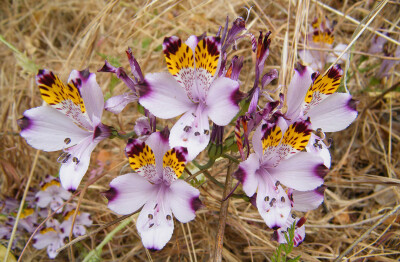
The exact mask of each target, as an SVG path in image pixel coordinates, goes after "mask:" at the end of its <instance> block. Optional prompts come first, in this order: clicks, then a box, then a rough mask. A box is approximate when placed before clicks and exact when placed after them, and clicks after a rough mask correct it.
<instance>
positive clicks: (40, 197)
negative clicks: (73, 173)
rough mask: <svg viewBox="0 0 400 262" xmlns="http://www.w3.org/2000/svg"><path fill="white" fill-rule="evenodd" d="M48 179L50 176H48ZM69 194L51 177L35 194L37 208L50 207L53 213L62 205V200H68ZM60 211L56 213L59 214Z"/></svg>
mask: <svg viewBox="0 0 400 262" xmlns="http://www.w3.org/2000/svg"><path fill="white" fill-rule="evenodd" d="M49 177H50V176H49ZM70 197H71V193H70V192H68V191H67V190H65V189H64V188H63V187H61V186H60V181H59V180H58V179H56V178H53V177H51V178H50V179H47V181H45V183H43V185H42V186H41V188H40V191H39V192H37V193H36V198H35V200H36V203H37V206H38V207H41V208H45V207H47V206H50V208H51V210H53V211H55V210H57V209H58V208H59V207H60V206H62V205H63V204H64V200H68V199H69V198H70ZM61 212H62V209H60V210H58V211H57V213H61Z"/></svg>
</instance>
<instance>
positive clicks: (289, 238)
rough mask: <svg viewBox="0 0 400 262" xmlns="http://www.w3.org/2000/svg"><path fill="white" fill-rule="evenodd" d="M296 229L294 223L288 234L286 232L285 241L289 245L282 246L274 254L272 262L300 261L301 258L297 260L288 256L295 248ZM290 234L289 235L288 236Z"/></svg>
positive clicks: (298, 257)
mask: <svg viewBox="0 0 400 262" xmlns="http://www.w3.org/2000/svg"><path fill="white" fill-rule="evenodd" d="M295 228H296V221H295V222H293V225H292V226H291V227H290V228H289V229H288V232H285V239H286V242H287V244H280V245H279V246H278V247H277V248H276V250H275V252H274V253H273V254H272V257H271V261H273V262H296V261H299V259H300V256H297V257H295V258H288V255H289V254H290V253H291V252H292V251H293V247H294V241H293V240H294V231H295ZM288 234H289V235H288ZM282 251H283V252H284V254H282Z"/></svg>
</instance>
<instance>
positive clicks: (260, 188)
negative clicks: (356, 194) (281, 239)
mask: <svg viewBox="0 0 400 262" xmlns="http://www.w3.org/2000/svg"><path fill="white" fill-rule="evenodd" d="M310 135H311V129H310V122H309V120H303V121H298V122H295V123H293V124H291V125H290V126H287V125H286V123H285V121H282V120H280V119H278V120H277V121H276V122H274V123H269V122H265V121H263V122H262V123H261V125H260V126H259V127H258V128H257V129H256V131H255V133H254V134H253V148H254V151H255V153H253V154H250V156H249V157H248V158H247V160H246V161H244V162H242V163H240V165H239V168H238V170H237V171H236V172H235V177H236V178H237V179H238V180H239V181H240V182H241V183H242V184H243V191H244V192H245V193H246V195H247V196H249V197H251V196H253V195H254V194H255V193H256V191H257V197H256V206H257V208H258V211H259V213H260V215H261V216H262V218H263V219H264V221H265V223H266V224H267V226H268V227H270V228H273V229H277V228H280V227H282V226H284V225H285V222H286V221H287V218H288V216H289V214H290V211H291V208H292V201H291V199H290V198H289V196H288V194H287V192H286V191H285V189H284V188H283V187H282V186H286V187H287V188H292V189H295V190H297V191H310V190H314V189H316V188H317V187H318V186H320V185H321V184H322V183H323V182H324V180H323V177H324V176H325V175H326V173H327V168H326V167H325V166H324V164H323V160H322V159H321V158H319V157H318V156H314V155H312V154H309V153H306V152H299V151H301V150H303V149H304V148H305V146H306V145H307V143H308V140H309V138H310Z"/></svg>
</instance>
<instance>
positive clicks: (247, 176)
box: [235, 154, 260, 196]
mask: <svg viewBox="0 0 400 262" xmlns="http://www.w3.org/2000/svg"><path fill="white" fill-rule="evenodd" d="M259 167H260V163H259V159H258V157H257V155H256V154H250V156H249V157H248V158H247V160H246V161H243V162H242V163H240V165H239V168H238V170H237V171H236V172H235V176H236V179H238V180H239V181H240V182H241V183H242V184H243V191H244V192H245V193H246V195H247V196H252V195H254V193H255V192H256V190H257V187H258V180H257V177H256V170H257V169H258V168H259Z"/></svg>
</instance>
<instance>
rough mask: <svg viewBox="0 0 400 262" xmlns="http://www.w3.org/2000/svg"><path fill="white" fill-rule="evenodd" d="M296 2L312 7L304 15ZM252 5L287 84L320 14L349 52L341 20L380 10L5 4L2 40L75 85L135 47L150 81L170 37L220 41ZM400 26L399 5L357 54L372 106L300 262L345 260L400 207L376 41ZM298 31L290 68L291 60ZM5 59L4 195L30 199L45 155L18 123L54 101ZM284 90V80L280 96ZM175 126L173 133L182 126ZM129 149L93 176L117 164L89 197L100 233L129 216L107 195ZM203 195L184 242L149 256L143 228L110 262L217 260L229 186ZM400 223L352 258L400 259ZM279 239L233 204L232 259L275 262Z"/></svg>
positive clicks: (347, 25) (228, 255) (365, 110)
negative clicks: (77, 72)
mask: <svg viewBox="0 0 400 262" xmlns="http://www.w3.org/2000/svg"><path fill="white" fill-rule="evenodd" d="M295 2H300V3H302V4H301V5H300V6H299V7H298V6H296V5H294V3H295ZM252 4H254V8H253V11H252V12H251V15H250V17H249V20H248V23H247V25H248V26H247V28H248V29H249V31H250V32H252V33H253V34H255V35H257V34H258V31H259V30H263V31H264V32H265V31H267V30H271V31H272V44H271V52H270V56H269V58H268V59H267V66H266V69H265V70H269V69H271V68H277V69H278V70H279V71H280V74H284V72H282V66H281V65H285V67H286V70H287V71H286V74H284V75H286V76H287V77H290V76H291V73H290V70H291V69H292V67H293V64H294V63H293V58H295V57H296V56H295V55H296V50H295V47H297V48H300V47H302V44H301V43H300V42H299V38H301V37H302V36H303V35H304V29H305V28H306V27H305V25H306V23H307V21H308V22H310V21H311V20H312V19H313V18H314V16H315V15H317V14H318V15H326V16H328V17H329V19H330V20H331V21H332V20H336V21H337V26H336V28H335V35H336V38H335V42H336V43H349V42H350V41H351V36H352V34H353V33H354V31H355V30H356V29H357V23H355V22H354V21H352V20H349V19H348V18H345V17H343V16H341V15H340V13H344V14H346V15H348V16H351V17H352V18H354V19H355V20H356V21H362V19H363V18H365V17H366V15H367V14H368V13H369V12H370V11H371V10H373V8H374V6H375V5H376V3H374V1H367V0H363V1H337V0H332V1H326V4H327V5H329V6H330V7H332V8H333V10H334V11H332V10H328V9H326V8H324V7H323V6H322V5H320V4H318V2H317V1H304V2H302V1H286V0H280V1H253V2H247V1H243V0H234V1H214V2H212V1H208V2H202V1H178V2H175V1H165V2H164V1H159V2H157V1H153V2H150V1H133V2H130V1H119V2H118V1H115V2H107V1H94V0H87V1H82V0H80V1H78V0H72V1H59V0H53V1H44V0H39V1H13V2H11V1H6V3H3V4H2V5H1V6H0V32H1V34H2V35H3V36H4V38H5V39H6V40H7V41H8V42H9V43H11V44H13V45H14V46H15V47H16V48H17V49H18V50H20V51H22V52H24V53H26V55H27V56H28V57H29V58H31V59H33V60H34V62H35V64H36V65H37V66H38V67H40V68H48V69H51V70H53V71H55V72H57V73H58V74H59V75H60V76H61V78H62V79H64V80H66V79H67V77H68V74H69V72H70V71H71V70H72V69H83V68H85V67H89V69H90V70H91V71H96V70H97V69H99V68H100V67H101V66H102V65H103V62H104V58H103V57H102V56H101V55H100V54H104V55H107V56H109V57H110V58H113V59H115V60H116V61H119V62H120V63H121V64H122V65H123V66H124V67H125V68H128V62H127V59H126V57H125V54H124V52H125V50H126V49H127V47H132V49H133V52H134V54H135V56H136V57H137V58H138V60H139V63H140V64H141V65H142V70H143V71H144V72H145V73H148V72H158V71H166V67H165V62H164V58H163V55H162V51H160V45H161V44H162V41H163V38H164V37H165V36H170V35H178V36H180V37H181V38H186V37H187V36H189V35H191V34H197V35H199V34H201V33H203V32H207V33H208V34H215V33H216V32H217V30H218V27H219V25H223V24H224V22H225V19H226V16H229V18H230V20H231V21H232V20H233V19H235V18H236V17H237V16H245V14H246V11H245V9H244V8H243V7H245V6H247V7H248V6H249V5H252ZM289 6H290V8H289ZM306 11H307V12H306ZM307 15H308V17H307ZM399 17H400V4H399V2H398V1H389V2H388V3H387V5H386V6H385V7H384V8H383V10H382V11H381V12H380V13H379V14H378V15H377V17H376V18H375V19H374V21H373V22H372V23H371V24H370V26H369V28H368V30H366V31H365V32H364V33H363V34H362V35H361V36H360V37H359V38H358V39H357V41H356V42H355V45H354V48H353V49H351V50H352V52H353V56H352V59H351V62H350V64H349V71H348V74H347V81H348V82H347V88H348V89H349V91H350V92H351V93H352V94H353V95H354V96H355V97H356V98H357V99H358V100H360V104H359V106H358V108H359V111H360V112H362V114H360V115H359V117H358V119H357V121H356V122H355V123H354V124H353V125H352V126H351V127H349V128H348V129H346V130H345V131H342V132H339V133H336V134H333V135H332V137H333V139H334V144H333V146H332V151H331V152H332V157H333V167H332V169H331V171H330V173H329V175H328V176H327V177H326V185H327V186H328V189H327V190H326V194H325V202H324V204H323V205H322V206H320V207H319V208H318V209H317V210H314V211H311V212H309V213H308V214H307V227H306V233H307V236H306V239H305V241H304V242H303V244H302V245H301V246H300V247H298V248H296V249H295V251H294V255H301V256H302V259H301V260H302V261H330V260H334V259H335V258H336V257H337V256H338V255H339V254H340V253H341V252H343V251H344V250H345V249H346V248H347V247H348V246H349V245H351V244H352V243H354V242H355V241H356V240H357V239H358V238H359V237H360V236H361V235H362V233H364V232H366V231H367V230H368V229H369V228H371V226H372V225H373V224H374V223H375V222H376V221H377V220H378V219H379V218H380V217H381V216H382V215H384V214H386V213H387V212H388V211H390V210H392V209H393V208H394V207H395V206H396V205H398V204H399V202H400V190H399V185H400V179H399V177H400V168H399V160H400V132H399V131H400V97H399V93H398V92H391V93H389V94H388V95H387V96H385V97H384V98H383V99H377V97H378V95H379V94H380V93H382V92H383V91H384V90H387V89H388V88H390V87H391V86H392V85H393V84H395V83H397V82H398V81H399V79H400V77H399V73H398V72H396V71H395V70H394V71H392V74H391V76H390V77H389V78H385V79H383V80H381V81H379V82H376V83H375V84H371V83H370V81H371V79H372V77H373V76H375V75H376V74H377V72H378V71H379V65H380V63H381V61H382V60H381V58H380V57H377V56H374V55H369V54H367V50H368V47H369V43H370V40H371V38H372V37H374V36H375V30H376V29H378V28H380V27H384V28H385V30H386V31H390V32H391V34H390V38H391V39H393V40H394V41H393V42H396V41H399V40H400V35H399V32H400V30H399V24H398V23H399ZM287 30H288V31H287ZM286 32H288V47H289V48H288V49H287V52H288V58H289V59H290V60H289V61H288V63H286V61H282V59H281V57H282V50H283V44H284V39H285V33H286ZM247 42H248V41H242V42H239V43H238V46H239V50H238V51H232V52H231V53H230V54H229V55H230V56H233V55H235V54H237V55H241V56H244V61H245V65H244V68H243V70H242V74H241V80H242V87H241V88H242V90H243V91H246V90H249V89H250V88H251V86H252V80H251V79H252V77H253V76H254V71H253V58H252V53H251V49H250V45H249V44H248V43H247ZM388 48H389V50H394V49H395V48H396V46H395V44H394V43H389V44H388ZM0 56H1V58H2V59H1V60H0V75H1V77H0V103H1V104H0V106H1V111H0V119H1V123H2V125H1V131H0V132H1V136H0V167H1V168H0V170H1V171H0V181H1V185H0V186H1V196H2V197H4V196H10V197H19V198H20V197H21V196H22V194H23V191H24V189H25V185H26V183H27V180H28V176H29V174H30V172H31V169H32V163H33V159H34V156H35V154H36V150H35V149H33V148H31V147H29V146H28V145H27V144H26V142H25V141H24V139H22V138H21V137H20V136H19V135H18V132H19V129H18V126H17V124H16V120H17V119H18V118H20V117H21V116H22V113H23V112H24V111H25V110H27V109H29V108H31V107H35V106H39V105H41V103H42V100H41V97H40V95H39V90H38V88H37V87H36V85H35V83H34V74H32V72H29V71H26V70H25V71H24V70H23V67H21V64H20V63H18V61H17V59H16V56H15V55H14V53H13V52H12V51H11V50H10V49H9V48H8V47H6V46H5V45H3V44H0ZM365 58H368V59H367V60H366V59H365ZM286 65H287V66H286ZM397 69H398V67H397ZM97 78H98V82H99V83H101V86H102V89H103V91H104V92H108V91H109V86H110V79H111V78H110V75H109V74H105V73H98V74H97ZM281 80H282V82H281V83H285V82H284V81H286V83H288V81H287V79H286V80H285V79H281ZM277 86H278V82H276V83H274V85H273V86H272V88H276V87H277ZM125 90H126V87H125V86H124V85H123V83H119V84H118V85H117V86H116V87H115V89H114V90H113V93H112V94H113V95H117V94H121V93H122V92H124V91H125ZM398 90H399V89H397V91H398ZM374 101H376V102H375V103H373V102H374ZM136 112H137V111H136V106H135V105H131V106H130V107H129V108H128V109H126V110H124V111H123V113H122V114H121V115H119V116H118V117H116V116H114V115H112V114H110V113H105V118H104V119H105V120H104V121H105V122H106V123H107V124H110V125H114V126H118V127H119V128H121V129H122V130H125V131H130V130H131V129H132V127H133V123H134V121H135V119H136V118H137V116H138V115H139V114H138V113H136ZM165 123H166V124H168V125H169V126H170V127H171V126H172V122H165ZM123 148H124V142H123V141H118V140H108V141H105V142H102V143H101V144H100V146H99V147H98V148H97V149H96V150H95V154H94V158H92V167H93V168H94V167H95V166H96V163H95V162H96V161H94V159H96V157H98V156H99V155H101V157H98V159H106V160H107V161H108V162H109V163H110V164H109V165H108V167H107V169H106V171H105V173H104V177H102V178H101V179H100V180H98V181H97V182H96V183H95V184H93V185H91V186H90V187H89V189H88V190H87V192H86V194H85V195H84V197H83V201H82V206H81V209H82V210H85V211H88V212H91V214H92V217H93V219H94V223H95V226H93V227H92V230H93V229H94V228H96V227H97V226H101V225H104V224H106V223H108V222H110V221H112V220H114V219H115V218H116V217H117V216H116V215H115V214H113V213H112V212H111V211H109V210H107V205H106V200H105V199H104V198H103V197H102V196H101V195H100V194H99V192H101V191H104V190H106V189H107V188H108V182H109V181H110V180H111V179H112V178H114V177H116V176H117V175H119V174H120V170H121V168H122V167H123V166H124V165H125V164H126V163H127V161H126V160H125V158H124V154H123ZM107 152H109V154H108V153H107ZM56 158H57V154H55V153H47V152H40V154H39V158H38V161H37V164H36V165H35V166H34V167H33V168H34V170H33V180H32V183H31V186H32V187H38V184H39V182H40V181H41V180H42V178H43V177H44V176H45V175H46V174H56V173H57V170H58V168H59V164H58V163H57V162H56ZM199 159H200V160H202V159H203V160H204V161H205V160H206V155H205V154H203V155H200V157H199ZM226 165H227V162H225V161H221V162H219V163H217V164H216V165H214V167H213V168H212V169H211V170H209V171H210V172H211V174H212V175H213V176H215V177H216V178H217V179H218V180H219V181H221V182H222V183H223V182H224V181H225V174H226V169H227V168H226ZM126 170H127V169H125V171H126ZM84 182H85V180H84ZM83 184H84V183H83ZM200 190H201V193H202V201H203V203H204V204H205V208H204V209H202V210H200V211H199V212H198V214H197V217H196V220H195V221H193V222H190V223H188V224H185V225H182V226H181V225H180V224H179V223H176V224H175V232H174V235H173V237H172V239H171V241H170V242H169V243H168V244H167V246H166V247H165V248H164V249H163V250H162V251H159V252H152V253H147V252H146V250H145V249H144V248H143V246H142V244H141V241H140V238H139V237H138V233H137V231H136V228H135V226H134V224H133V223H132V224H130V226H129V227H128V228H126V229H125V230H124V231H122V232H121V233H120V234H118V235H117V236H116V237H114V239H113V240H112V241H111V242H110V243H109V244H108V245H106V246H105V247H104V248H103V253H102V258H103V259H104V261H147V260H150V258H151V259H152V260H153V261H165V260H171V261H208V260H209V259H210V255H211V254H212V249H213V247H214V241H215V236H216V230H217V225H218V217H219V207H220V204H221V201H220V200H221V195H222V189H221V188H219V187H217V186H215V184H213V183H211V182H207V183H204V184H202V185H201V187H200ZM399 222H400V221H399V218H398V216H397V215H395V216H392V217H390V218H389V219H387V220H385V221H384V222H383V223H380V224H379V225H378V226H376V227H375V228H373V230H372V231H371V233H369V234H368V235H367V236H366V237H365V238H364V239H362V241H361V242H359V243H358V244H357V245H356V246H355V247H354V248H353V249H352V251H351V252H350V253H349V254H348V255H347V258H348V259H349V260H348V261H398V260H399V258H400V251H399V250H400V246H399V243H400V228H399ZM113 228H114V226H111V227H109V228H106V229H104V230H102V231H100V232H98V233H97V234H95V235H92V236H91V237H90V238H89V239H86V240H85V241H82V242H80V243H79V244H77V245H75V246H74V248H73V251H74V252H73V257H74V258H76V259H77V261H79V260H80V258H79V257H80V255H82V254H84V253H85V252H87V250H91V249H93V248H95V247H96V246H97V245H98V244H99V243H100V241H101V240H102V239H103V238H104V236H105V235H106V234H107V233H108V232H110V231H111V230H112V229H113ZM271 234H272V231H271V230H269V229H268V228H267V226H266V225H265V224H264V223H263V221H262V219H261V217H260V216H259V214H258V212H257V210H256V209H255V208H253V207H252V206H251V205H250V204H249V203H246V202H244V201H243V200H241V199H232V200H231V202H230V206H229V216H228V217H227V228H226V230H225V241H224V249H223V256H224V259H225V260H226V261H251V260H254V261H265V260H267V261H268V258H269V257H270V256H271V254H272V252H273V250H274V249H275V247H276V245H277V244H276V243H275V242H272V241H270V238H271ZM85 250H86V251H85ZM16 255H18V253H17V254H16ZM46 259H47V255H46V253H45V251H38V250H35V249H34V248H33V247H32V246H31V245H30V246H28V248H27V250H26V252H25V254H24V258H23V261H44V260H46ZM71 259H72V257H71V255H70V254H68V252H67V251H66V250H64V251H63V252H62V253H61V254H60V255H59V256H58V257H57V260H59V261H64V260H65V261H69V260H71Z"/></svg>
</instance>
